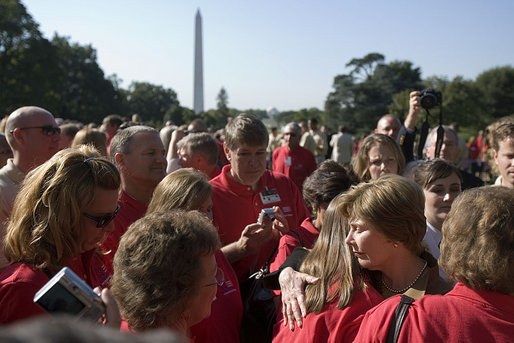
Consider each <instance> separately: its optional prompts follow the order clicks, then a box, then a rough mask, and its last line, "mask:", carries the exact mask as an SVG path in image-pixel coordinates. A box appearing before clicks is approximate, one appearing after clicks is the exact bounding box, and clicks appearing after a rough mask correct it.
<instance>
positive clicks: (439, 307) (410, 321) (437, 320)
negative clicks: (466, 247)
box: [355, 282, 514, 343]
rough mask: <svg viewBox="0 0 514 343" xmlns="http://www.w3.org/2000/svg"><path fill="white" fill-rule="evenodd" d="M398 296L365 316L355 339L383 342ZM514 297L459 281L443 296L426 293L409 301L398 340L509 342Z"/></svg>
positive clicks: (513, 321)
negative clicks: (483, 289)
mask: <svg viewBox="0 0 514 343" xmlns="http://www.w3.org/2000/svg"><path fill="white" fill-rule="evenodd" d="M399 302H400V296H399V295H398V296H394V297H391V298H389V299H387V300H385V301H384V302H383V303H381V304H380V305H379V306H377V307H375V308H373V309H372V310H370V311H369V312H368V313H366V316H365V317H364V319H363V321H362V325H361V327H360V329H359V333H358V335H357V337H356V338H355V342H385V341H386V338H387V332H388V330H389V326H390V324H391V321H392V318H393V314H394V311H395V309H396V307H397V306H398V303H399ZM513 338H514V296H512V295H507V294H501V293H497V292H492V291H479V290H473V289H471V288H468V287H466V285H464V284H463V283H460V282H458V283H457V284H456V285H455V287H454V288H453V290H451V291H450V292H448V293H446V294H445V295H425V296H424V297H422V298H421V299H419V300H416V301H414V302H413V303H412V305H411V306H410V308H409V311H408V312H407V315H406V316H405V321H404V322H403V326H402V328H401V331H400V335H399V337H398V342H498V343H500V342H503V343H507V342H512V340H513Z"/></svg>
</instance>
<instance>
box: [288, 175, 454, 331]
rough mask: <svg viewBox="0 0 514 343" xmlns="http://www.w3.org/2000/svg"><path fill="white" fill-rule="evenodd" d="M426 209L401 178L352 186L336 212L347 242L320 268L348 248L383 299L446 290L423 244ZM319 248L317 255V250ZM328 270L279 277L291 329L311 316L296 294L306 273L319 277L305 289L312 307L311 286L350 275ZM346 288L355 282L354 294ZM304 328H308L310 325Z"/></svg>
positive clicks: (329, 250)
mask: <svg viewBox="0 0 514 343" xmlns="http://www.w3.org/2000/svg"><path fill="white" fill-rule="evenodd" d="M423 207H424V197H423V193H422V191H421V189H420V188H419V187H418V186H417V185H416V184H415V183H414V182H412V181H409V180H407V179H405V178H403V177H401V176H397V175H385V176H382V177H380V178H379V179H377V180H371V181H370V182H366V183H360V184H358V185H357V186H353V187H352V188H351V189H350V191H348V192H347V193H344V194H342V195H340V199H339V203H338V206H337V214H338V215H339V216H341V220H344V221H345V222H347V224H346V225H348V229H347V230H348V234H347V236H346V238H345V242H346V244H342V245H340V244H335V243H334V244H332V243H330V244H326V250H325V251H324V254H323V255H320V256H318V258H317V264H318V265H320V266H321V265H325V264H326V263H325V260H329V259H330V258H331V257H330V256H333V255H335V256H337V255H339V256H341V253H338V251H340V250H341V249H346V253H348V254H351V255H353V256H354V258H356V261H357V263H358V265H359V266H360V270H361V271H362V276H361V280H364V282H365V283H366V284H367V285H368V287H373V288H374V289H376V290H377V291H378V292H379V293H380V295H381V296H382V297H383V298H388V297H391V296H393V295H396V294H402V293H403V294H407V295H409V296H411V297H413V298H416V299H417V298H420V297H422V296H423V295H425V294H444V293H446V292H448V291H449V290H450V287H449V285H448V284H447V283H446V282H444V281H443V280H442V279H441V278H440V277H439V273H438V266H437V261H436V260H435V259H434V258H433V257H432V256H431V255H430V254H429V253H427V252H425V251H424V249H423V247H422V245H421V241H422V239H423V235H424V233H425V227H426V226H425V225H426V224H425V216H424V215H423ZM325 229H327V230H330V229H331V228H330V227H328V226H327V227H326V228H325V226H324V227H323V229H322V232H323V231H324V230H325ZM319 242H320V244H323V243H322V241H319ZM336 242H337V241H336ZM317 245H318V243H317V244H316V245H315V246H314V248H313V251H314V250H317V249H319V248H318V247H317ZM330 265H331V266H327V267H326V268H333V265H335V262H334V261H332V262H331V263H330ZM302 268H304V267H303V265H302ZM324 268H325V267H324ZM326 268H325V269H326ZM325 269H310V270H307V269H300V270H301V271H304V273H303V274H299V275H296V276H291V274H292V273H294V272H292V270H291V269H290V268H286V269H284V270H283V271H282V273H281V274H284V273H286V274H284V275H280V280H281V289H282V291H283V298H282V300H283V303H284V309H283V311H284V312H285V313H286V314H287V317H286V318H285V320H286V321H289V322H290V326H291V325H293V323H292V322H291V321H292V320H294V319H296V321H297V323H298V324H299V322H300V321H301V317H305V314H307V311H306V309H305V308H304V309H301V306H302V304H301V303H300V304H299V303H298V299H300V300H301V299H302V296H300V295H299V293H298V290H299V289H302V287H301V286H300V287H298V286H297V285H295V282H297V281H298V280H301V279H305V275H311V276H314V277H318V278H319V279H320V280H319V281H318V282H317V283H315V284H313V285H308V286H307V289H306V303H307V304H308V301H309V300H308V298H309V296H308V294H309V292H310V291H309V289H310V288H314V289H315V288H319V287H323V286H320V285H324V284H327V283H328V285H329V286H333V285H334V284H335V283H336V282H339V280H338V278H342V277H345V278H346V277H350V275H351V274H350V273H348V271H344V270H336V273H335V274H334V273H329V272H327V270H325ZM311 273H312V274H311ZM283 281H289V282H288V283H284V282H283ZM354 281H355V280H354ZM291 284H293V286H291ZM348 285H352V283H347V285H346V288H345V292H351V291H353V289H352V288H349V286H348ZM324 287H325V288H326V289H327V290H328V289H330V288H329V287H326V286H324ZM284 290H286V292H284ZM291 290H293V291H291ZM329 294H330V293H325V299H324V302H325V304H326V303H328V302H329V299H330V298H329V297H328V295H329ZM300 309H301V310H300ZM305 325H309V324H307V322H306V323H305Z"/></svg>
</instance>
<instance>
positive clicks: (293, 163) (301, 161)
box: [272, 146, 316, 190]
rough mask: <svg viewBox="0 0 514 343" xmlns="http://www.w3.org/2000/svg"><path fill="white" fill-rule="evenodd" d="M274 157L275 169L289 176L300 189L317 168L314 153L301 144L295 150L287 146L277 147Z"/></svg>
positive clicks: (273, 164)
mask: <svg viewBox="0 0 514 343" xmlns="http://www.w3.org/2000/svg"><path fill="white" fill-rule="evenodd" d="M272 158H273V160H272V166H273V167H272V169H273V171H276V172H279V173H282V174H284V175H287V176H289V177H290V178H291V180H293V182H294V183H295V184H296V185H297V186H298V188H300V190H301V189H302V187H303V181H305V179H306V178H307V177H308V176H309V175H311V174H312V172H313V171H315V170H316V159H315V158H314V154H313V153H312V152H311V151H310V150H308V149H305V148H304V147H301V146H298V147H296V148H294V149H293V150H289V147H287V146H281V147H279V148H276V149H275V151H273V156H272Z"/></svg>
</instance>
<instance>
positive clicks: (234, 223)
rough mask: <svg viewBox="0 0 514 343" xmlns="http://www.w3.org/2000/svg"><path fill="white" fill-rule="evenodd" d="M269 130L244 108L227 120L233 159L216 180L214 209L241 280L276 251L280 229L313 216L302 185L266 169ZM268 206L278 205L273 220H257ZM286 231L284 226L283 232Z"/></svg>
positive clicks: (227, 150)
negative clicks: (304, 199) (259, 221)
mask: <svg viewBox="0 0 514 343" xmlns="http://www.w3.org/2000/svg"><path fill="white" fill-rule="evenodd" d="M268 138H269V136H268V131H267V129H266V127H265V126H264V124H263V123H262V121H260V120H259V119H257V118H255V117H253V116H251V115H247V114H241V115H239V116H237V117H236V118H234V119H233V120H232V121H231V122H229V123H228V124H227V126H226V133H225V145H224V152H225V154H226V156H227V158H228V159H229V161H230V164H229V165H226V166H224V167H223V169H222V171H221V174H220V175H218V176H217V177H215V178H213V179H212V180H211V181H210V182H211V185H212V188H213V194H212V202H213V207H212V214H213V220H214V224H215V225H216V226H217V227H218V230H219V234H220V240H221V243H222V244H223V245H224V247H223V248H222V251H223V253H224V254H225V256H226V257H227V259H228V260H229V261H230V263H231V264H232V266H233V267H234V270H235V271H236V274H237V276H238V278H239V280H240V281H243V280H244V279H245V278H246V277H247V276H248V275H249V274H250V273H253V272H255V271H257V270H259V269H260V267H261V266H263V265H264V264H265V262H266V261H267V260H268V259H269V258H270V255H272V254H273V253H274V251H275V248H276V246H277V243H278V240H279V238H280V234H284V233H285V232H287V230H288V229H289V228H295V227H298V226H299V225H300V224H301V223H302V221H303V220H304V219H305V218H307V217H308V216H309V212H308V210H307V208H306V207H305V204H304V202H303V198H302V195H301V193H300V191H299V190H298V187H296V185H295V184H294V183H293V181H292V180H291V179H290V178H288V177H287V176H285V175H283V174H280V173H275V172H272V171H270V170H267V169H266V148H267V146H268ZM263 208H275V209H276V210H275V213H274V215H275V220H274V221H273V224H272V225H269V223H268V225H260V224H258V223H256V222H257V219H258V217H259V214H260V212H261V210H262V209H263ZM279 231H280V232H279Z"/></svg>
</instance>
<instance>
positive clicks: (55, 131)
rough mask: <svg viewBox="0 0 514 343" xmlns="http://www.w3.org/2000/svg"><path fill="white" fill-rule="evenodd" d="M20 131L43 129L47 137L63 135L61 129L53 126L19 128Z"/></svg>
mask: <svg viewBox="0 0 514 343" xmlns="http://www.w3.org/2000/svg"><path fill="white" fill-rule="evenodd" d="M18 129H20V130H28V129H41V130H43V133H44V134H45V135H47V136H53V135H55V134H58V135H60V134H61V128H60V127H55V126H52V125H44V126H29V127H18ZM9 132H10V133H13V132H14V130H11V131H9Z"/></svg>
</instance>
